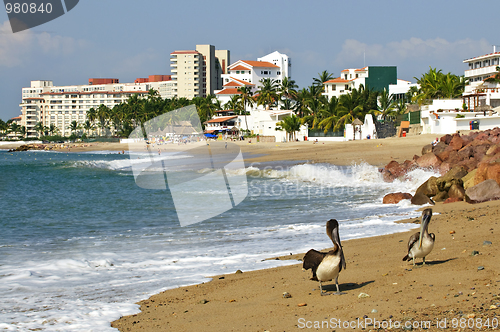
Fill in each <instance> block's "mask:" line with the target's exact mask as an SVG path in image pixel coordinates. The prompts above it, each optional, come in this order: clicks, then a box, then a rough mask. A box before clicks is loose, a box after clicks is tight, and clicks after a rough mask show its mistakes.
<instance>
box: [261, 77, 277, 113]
mask: <svg viewBox="0 0 500 332" xmlns="http://www.w3.org/2000/svg"><path fill="white" fill-rule="evenodd" d="M259 82H260V83H261V87H260V88H259V90H258V92H257V93H258V94H259V95H258V97H257V105H263V106H264V108H267V106H273V105H275V103H276V101H277V99H278V94H277V91H278V82H277V81H276V80H274V79H271V78H263V79H261V80H260V81H259Z"/></svg>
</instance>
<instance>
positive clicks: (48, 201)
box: [0, 150, 433, 331]
mask: <svg viewBox="0 0 500 332" xmlns="http://www.w3.org/2000/svg"><path fill="white" fill-rule="evenodd" d="M141 158H145V157H144V156H142V155H140V154H138V155H137V156H133V158H129V155H127V154H126V155H122V154H117V153H115V152H111V151H101V152H93V153H57V152H42V151H35V152H33V151H29V152H21V153H9V152H7V151H5V150H4V151H0V172H1V177H0V190H1V200H0V212H1V217H0V330H6V331H17V330H22V331H25V330H30V329H36V330H40V331H116V330H115V329H113V328H111V326H110V322H111V321H113V320H115V319H118V318H119V317H121V316H123V315H129V314H133V313H137V312H138V305H136V304H135V303H136V302H138V301H140V300H142V299H146V298H148V297H149V296H150V295H153V294H156V293H158V292H160V291H163V290H166V289H169V288H175V287H179V286H184V285H192V284H196V283H201V282H207V281H209V280H210V279H209V278H208V277H210V276H213V275H218V274H225V273H234V272H235V271H236V270H238V269H239V270H242V271H248V270H254V269H264V268H270V267H275V266H280V265H286V264H296V263H297V262H296V261H277V260H265V259H266V258H269V257H273V256H277V255H288V254H290V253H300V252H305V251H307V250H308V249H310V248H315V249H318V250H321V249H324V248H328V247H330V246H331V241H330V240H329V238H328V237H327V235H326V234H325V223H326V221H327V220H328V219H331V218H335V219H337V220H338V221H339V222H340V238H341V240H343V241H345V240H349V239H354V238H363V237H369V236H376V235H382V234H388V233H394V232H402V231H406V230H409V229H411V228H415V225H411V224H399V223H394V221H396V220H399V219H403V218H410V217H418V215H419V213H418V212H416V207H415V206H411V205H410V204H409V202H408V201H402V202H400V203H399V204H396V205H383V204H382V198H383V196H384V195H385V194H387V193H390V192H397V191H403V192H412V191H414V190H415V189H416V188H417V187H418V186H419V185H420V184H421V183H423V182H424V181H425V180H426V179H427V178H429V176H431V175H433V174H432V173H430V172H426V171H423V170H415V171H413V172H411V173H410V174H408V176H407V178H406V179H405V180H404V181H395V182H394V183H390V184H389V183H385V182H383V180H382V177H381V175H380V173H379V172H378V169H377V168H376V167H373V166H370V165H368V164H358V165H352V166H349V167H337V166H334V165H328V164H307V163H290V162H287V163H268V164H250V163H246V165H245V168H242V169H238V170H231V171H230V172H228V173H227V176H228V177H232V176H240V175H241V174H246V176H247V179H248V196H247V197H246V199H245V200H244V201H243V202H242V203H240V204H239V205H237V206H236V207H235V208H233V209H231V210H228V211H226V212H224V213H222V214H221V215H218V216H216V217H213V218H211V219H208V220H205V221H203V222H201V223H197V224H193V225H190V226H186V227H181V226H180V225H179V221H178V219H177V214H176V211H175V206H174V204H173V201H172V197H171V195H170V192H169V191H168V190H149V189H143V188H140V187H139V186H137V185H136V184H135V182H134V176H133V172H132V170H131V163H134V161H135V160H138V162H140V160H141ZM185 186H186V191H196V190H198V189H197V188H191V187H190V184H189V182H187V183H185ZM217 199H218V193H217V192H216V191H214V192H213V201H214V202H217ZM402 250H403V251H404V248H402ZM348 255H349V253H346V256H348Z"/></svg>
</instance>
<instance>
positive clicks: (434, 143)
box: [432, 137, 439, 146]
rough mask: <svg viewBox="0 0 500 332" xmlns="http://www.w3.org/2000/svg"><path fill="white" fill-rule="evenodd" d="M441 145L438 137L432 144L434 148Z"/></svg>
mask: <svg viewBox="0 0 500 332" xmlns="http://www.w3.org/2000/svg"><path fill="white" fill-rule="evenodd" d="M438 143H439V137H436V139H435V140H434V141H433V142H432V146H436V145H437V144H438Z"/></svg>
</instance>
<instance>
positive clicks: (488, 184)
mask: <svg viewBox="0 0 500 332" xmlns="http://www.w3.org/2000/svg"><path fill="white" fill-rule="evenodd" d="M465 193H466V194H467V196H468V197H469V198H470V199H471V200H472V201H474V202H485V201H491V200H494V199H499V198H500V186H499V185H498V183H497V182H496V181H495V180H493V179H490V180H485V181H483V182H481V183H479V184H477V185H475V186H474V187H471V188H469V189H467V190H466V191H465Z"/></svg>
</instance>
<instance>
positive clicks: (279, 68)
mask: <svg viewBox="0 0 500 332" xmlns="http://www.w3.org/2000/svg"><path fill="white" fill-rule="evenodd" d="M291 67H292V65H291V60H290V58H289V57H288V56H287V55H286V54H281V53H279V52H277V51H276V52H273V53H271V54H268V55H266V56H264V57H262V58H258V59H257V61H255V60H238V61H236V62H235V63H233V64H231V65H230V66H229V67H228V73H227V74H224V75H222V83H223V86H222V90H219V91H215V96H216V97H217V99H218V100H220V101H221V104H225V103H227V102H228V101H229V100H231V98H232V97H233V96H234V95H238V94H240V93H239V92H238V91H237V90H238V88H239V87H243V86H249V87H251V88H252V92H255V91H257V90H258V89H259V87H260V86H261V84H260V80H262V79H266V78H269V79H272V80H275V81H276V82H278V83H281V82H282V81H283V79H284V78H285V77H288V78H290V75H291Z"/></svg>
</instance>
